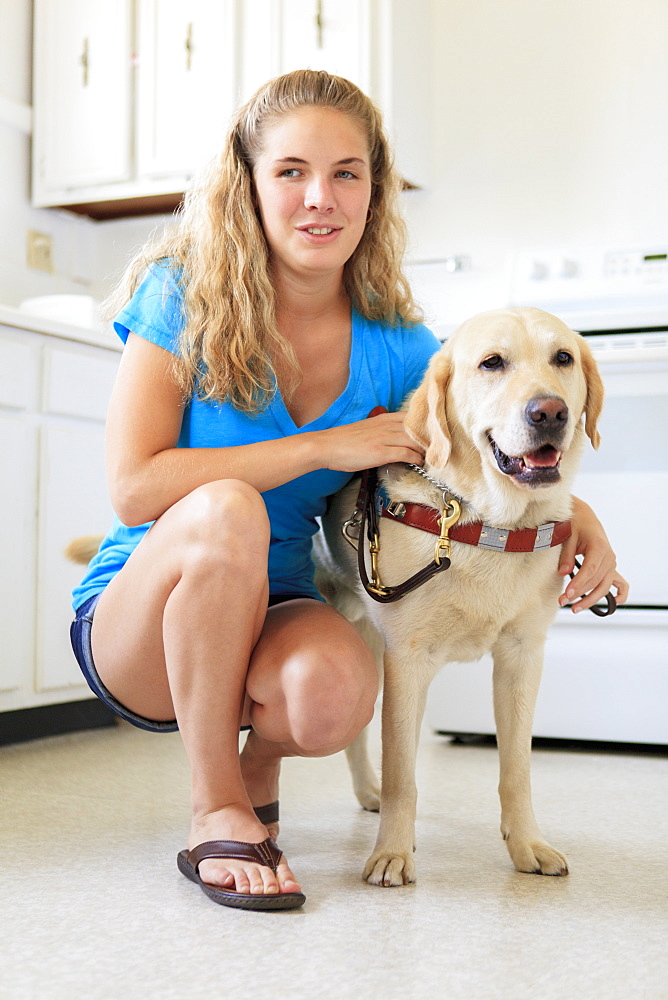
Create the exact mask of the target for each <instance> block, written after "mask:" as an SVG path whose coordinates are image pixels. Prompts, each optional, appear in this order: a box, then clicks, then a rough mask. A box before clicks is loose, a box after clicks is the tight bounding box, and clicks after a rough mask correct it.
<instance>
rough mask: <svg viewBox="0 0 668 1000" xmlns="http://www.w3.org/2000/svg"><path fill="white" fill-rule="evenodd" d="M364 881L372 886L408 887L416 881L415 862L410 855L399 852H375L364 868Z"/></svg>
mask: <svg viewBox="0 0 668 1000" xmlns="http://www.w3.org/2000/svg"><path fill="white" fill-rule="evenodd" d="M364 879H365V881H367V882H369V883H370V884H371V885H385V886H389V885H408V884H409V883H410V882H414V881H415V862H414V861H413V858H412V856H411V855H410V854H402V853H400V852H399V851H396V852H394V853H393V852H391V851H374V852H373V854H372V855H371V857H370V858H369V860H368V861H367V863H366V867H365V868H364Z"/></svg>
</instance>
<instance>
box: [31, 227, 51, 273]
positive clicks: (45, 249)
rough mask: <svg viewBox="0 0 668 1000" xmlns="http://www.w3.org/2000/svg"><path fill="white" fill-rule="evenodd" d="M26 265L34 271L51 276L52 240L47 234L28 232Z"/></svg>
mask: <svg viewBox="0 0 668 1000" xmlns="http://www.w3.org/2000/svg"><path fill="white" fill-rule="evenodd" d="M27 263H28V267H32V268H33V269H34V270H35V271H46V273H47V274H53V271H54V267H53V239H52V238H51V236H50V234H49V233H38V232H36V231H35V230H34V229H29V230H28V241H27Z"/></svg>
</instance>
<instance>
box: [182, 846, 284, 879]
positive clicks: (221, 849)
mask: <svg viewBox="0 0 668 1000" xmlns="http://www.w3.org/2000/svg"><path fill="white" fill-rule="evenodd" d="M282 857H283V852H282V851H281V849H280V847H278V845H277V844H275V843H274V841H273V840H272V839H271V837H267V839H266V840H263V841H262V843H260V844H246V843H244V842H243V841H241V840H207V841H205V842H204V843H203V844H198V845H197V847H193V849H192V851H190V852H189V853H188V861H189V862H190V864H191V865H192V866H193V868H194V869H195V871H197V869H198V868H199V866H200V864H201V863H202V861H204V860H205V859H207V858H222V859H226V858H233V859H234V860H235V861H252V862H253V863H254V864H257V865H264V866H265V867H266V868H271V870H272V871H273V872H274V874H275V873H276V869H277V868H278V865H279V862H280V860H281V858H282Z"/></svg>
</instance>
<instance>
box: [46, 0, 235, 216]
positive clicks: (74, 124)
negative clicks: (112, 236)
mask: <svg viewBox="0 0 668 1000" xmlns="http://www.w3.org/2000/svg"><path fill="white" fill-rule="evenodd" d="M235 12H236V4H235V2H234V0H217V2H216V3H211V2H209V0H191V2H190V3H189V4H188V5H184V4H181V3H179V2H177V0H109V2H108V3H106V4H88V3H87V2H86V0H35V51H34V88H33V89H34V126H33V188H32V199H33V204H34V205H37V206H40V207H47V206H51V207H56V206H61V207H67V208H70V209H72V210H74V211H78V212H81V213H82V214H86V215H89V216H91V217H92V218H110V217H118V216H122V215H134V214H145V213H147V212H159V211H168V210H171V209H173V208H174V207H175V206H176V205H177V204H178V202H179V201H180V198H181V195H182V193H183V191H184V189H185V187H186V186H187V184H188V182H189V180H190V178H191V176H192V174H193V172H194V171H195V170H196V169H197V168H198V167H199V166H200V165H201V164H202V163H203V162H204V161H205V160H206V159H207V158H208V157H209V156H210V155H211V153H212V152H214V151H215V149H216V148H217V147H219V145H220V141H221V138H222V135H223V134H224V132H225V128H226V126H227V122H228V119H229V116H230V114H231V112H232V109H233V107H234V103H235V91H234V87H235V85H236V73H235V55H234V53H235V30H236V28H235V24H236V22H235Z"/></svg>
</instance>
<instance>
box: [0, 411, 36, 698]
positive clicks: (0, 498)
mask: <svg viewBox="0 0 668 1000" xmlns="http://www.w3.org/2000/svg"><path fill="white" fill-rule="evenodd" d="M36 442H37V432H36V430H35V428H34V427H30V426H28V424H27V423H25V422H24V421H22V420H20V419H18V418H17V417H14V416H10V415H4V414H3V415H0V456H2V469H3V474H2V479H3V482H2V489H0V550H1V551H2V570H1V571H0V636H1V637H2V645H1V648H0V710H1V709H4V708H8V709H9V708H15V707H16V703H15V699H16V697H17V695H16V694H14V695H13V694H12V693H13V692H18V691H19V689H22V688H27V689H28V690H32V677H31V676H30V674H31V665H32V663H33V660H34V645H35V643H34V618H35V525H36V521H37V511H36V492H37V444H36ZM26 675H28V676H26Z"/></svg>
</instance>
